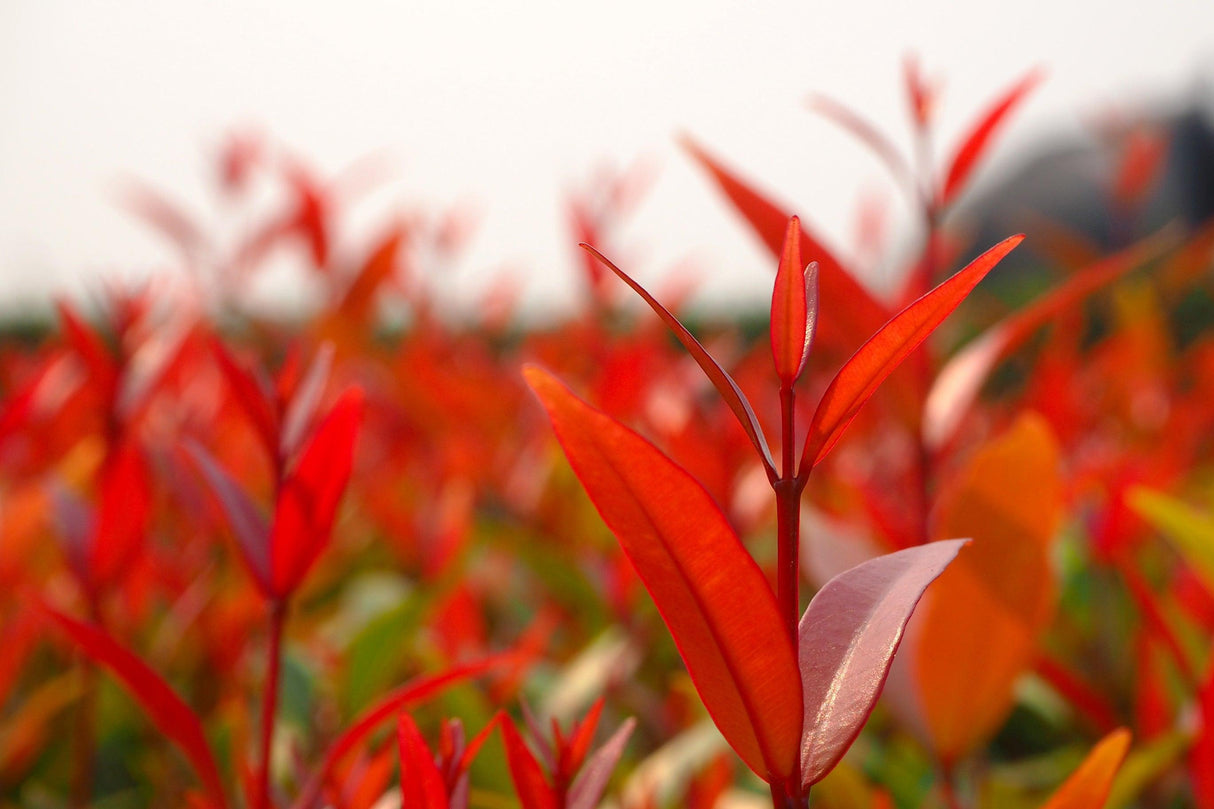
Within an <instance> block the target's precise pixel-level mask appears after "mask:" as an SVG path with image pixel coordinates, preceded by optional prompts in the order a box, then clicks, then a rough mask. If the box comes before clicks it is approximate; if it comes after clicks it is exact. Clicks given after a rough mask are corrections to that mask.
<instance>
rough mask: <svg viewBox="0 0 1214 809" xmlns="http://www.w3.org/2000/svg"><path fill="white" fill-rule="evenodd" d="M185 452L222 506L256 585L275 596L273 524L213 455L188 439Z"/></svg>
mask: <svg viewBox="0 0 1214 809" xmlns="http://www.w3.org/2000/svg"><path fill="white" fill-rule="evenodd" d="M186 452H188V453H189V455H190V457H191V458H192V459H193V460H194V463H195V464H196V465H197V466H198V470H199V471H200V472H201V473H202V476H203V478H204V479H205V480H206V482H207V485H208V486H209V487H210V489H211V491H212V492H213V493H214V495H215V498H216V499H217V500H218V501H219V505H220V506H221V507H222V509H223V513H224V516H225V517H226V518H227V522H228V527H229V528H230V529H231V530H232V535H233V536H234V537H235V538H236V544H237V545H238V546H239V547H240V551H241V556H242V557H243V558H244V561H245V564H246V565H248V567H249V572H250V573H252V574H253V579H254V580H255V581H256V582H257V586H258V587H259V588H261V591H262V593H263V594H264V595H266V596H267V597H271V596H272V595H273V590H272V589H271V587H270V526H269V524H268V523H267V522H266V519H265V517H263V516H262V514H261V511H260V510H259V509H258V508H257V506H256V504H254V503H253V501H252V500H251V499H250V498H249V496H248V495H247V494H246V493H245V491H244V489H243V488H241V486H240V484H239V483H237V482H236V481H235V480H233V479H232V476H231V475H229V474H228V471H227V470H226V469H224V468H223V465H222V464H220V463H219V461H217V460H215V458H214V456H212V455H211V453H209V452H207V450H206V449H205V448H204V447H203V446H202V445H201V444H199V443H198V442H196V441H188V442H186Z"/></svg>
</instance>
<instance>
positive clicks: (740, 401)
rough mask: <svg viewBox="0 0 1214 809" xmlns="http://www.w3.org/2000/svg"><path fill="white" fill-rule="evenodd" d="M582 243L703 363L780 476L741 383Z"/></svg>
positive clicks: (674, 320) (663, 309)
mask: <svg viewBox="0 0 1214 809" xmlns="http://www.w3.org/2000/svg"><path fill="white" fill-rule="evenodd" d="M581 246H582V248H583V249H585V250H586V251H587V252H589V253H590V254H591V255H592V256H594V257H595V258H597V259H598V260H599V261H600V262H602V264H603V265H604V266H606V267H607V268H608V269H610V270H611V271H612V272H614V273H615V274H616V275H618V276H619V277H620V279H621V280H622V281H623V282H624V283H625V284H628V286H630V287H632V289H633V290H634V291H635V292H636V293H637V294H638V295H640V296H641V298H642V299H643V300H644V301H645V303H647V304H649V308H650V309H652V310H653V311H654V313H656V314H657V316H658V317H660V318H661V319H662V322H663V323H665V324H666V326H667V327H668V328H669V329H670V330H671V331H672V332H673V333H674V336H675V337H677V338H678V340H679V342H680V343H682V344H683V347H684V348H685V349H687V353H689V354H691V358H692V359H694V360H695V361H696V364H697V365H699V366H700V370H702V371H703V372H704V375H705V376H707V377H708V381H710V382H712V385H713V387H714V388H716V389H717V393H719V394H721V398H722V399H724V400H725V404H727V405H729V409H730V410H732V411H733V414H734V416H736V417H737V419H738V423H739V424H741V425H742V429H743V431H745V433H746V437H747V438H749V439H750V443H751V444H752V445H753V446H754V448H755V450H756V451H757V452H758V453H759V458H760V460H762V461H763V468H764V469H765V470H766V471H767V475H768V477H770V478H772V479H775V478H776V477H777V476H778V473H777V472H776V463H775V461H774V460H773V459H772V457H771V448H770V447H768V446H767V438H766V437H765V436H764V435H763V428H762V427H761V426H760V425H759V418H758V416H756V415H755V412H754V409H753V408H751V406H750V402H749V401H748V400H747V399H746V394H744V393H742V389H741V388H739V387H738V383H737V382H735V381H734V380H733V377H732V376H730V375H729V372H728V371H726V370H725V369H724V368H722V367H721V366H720V365H719V364H718V363H717V361H716V360H715V359H713V357H712V355H711V354H709V353H708V350H707V349H705V348H704V346H702V345H700V341H699V340H697V339H696V338H695V337H694V336H693V335H692V334H691V332H689V331H688V330H687V328H686V327H685V326H684V325H683V324H682V323H680V322H679V319H678V318H677V317H675V316H674V315H672V314H671V313H670V312H669V311H668V310H667V309H666V307H665V306H663V305H662V304H661V303H659V302H658V300H657V299H656V298H654V297H653V296H652V295H650V294H649V292H648V291H646V289H645V288H644V287H642V286H641V285H640V284H638V283H637V282H636V281H634V280H632V277H631V276H629V275H628V274H627V273H626V272H624V271H623V270H621V269H620V268H619V267H617V266H615V264H613V263H612V262H611V261H610V260H609V259H607V258H606V257H605V256H603V254H602V253H600V252H599V251H598V250H595V249H594V248H593V247H591V246H590V245H588V244H583V245H581Z"/></svg>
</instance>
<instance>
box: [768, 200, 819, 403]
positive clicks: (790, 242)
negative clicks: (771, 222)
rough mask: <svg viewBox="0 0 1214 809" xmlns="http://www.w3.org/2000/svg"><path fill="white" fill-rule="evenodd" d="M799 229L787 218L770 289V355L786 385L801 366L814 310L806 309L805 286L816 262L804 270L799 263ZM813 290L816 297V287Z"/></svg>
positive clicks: (798, 223)
mask: <svg viewBox="0 0 1214 809" xmlns="http://www.w3.org/2000/svg"><path fill="white" fill-rule="evenodd" d="M800 232H801V220H800V219H798V218H797V217H795V216H794V217H792V218H791V219H789V220H788V231H787V232H786V233H785V235H784V250H783V252H782V253H781V255H780V266H779V267H778V268H777V269H776V283H775V285H774V286H773V288H772V292H771V326H770V331H771V357H772V361H773V362H774V363H775V366H776V375H777V376H779V377H780V381H781V382H782V383H784V385H786V386H788V387H791V386H792V384H793V383H794V382H796V381H797V378H798V377H799V376H801V371H802V369H804V368H805V360H806V359H807V358H808V357H809V344H810V342H811V341H812V340H813V338H814V332H813V327H814V325H815V323H816V321H817V311H812V312H811V311H810V309H809V306H808V299H809V295H808V291H807V289H806V285H807V282H808V281H809V280H810V279H811V278H812V280H813V281H814V282H815V284H816V282H817V265H812V269H810V270H809V272H808V273H807V272H806V268H805V266H804V265H803V264H802V263H801V242H800V239H799V238H798V236H799V235H800ZM814 291H815V296H816V292H817V290H816V289H815V290H814ZM814 303H815V304H816V303H817V301H816V300H815V301H814Z"/></svg>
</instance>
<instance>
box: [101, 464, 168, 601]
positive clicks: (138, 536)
mask: <svg viewBox="0 0 1214 809" xmlns="http://www.w3.org/2000/svg"><path fill="white" fill-rule="evenodd" d="M151 509H152V489H151V483H150V482H149V480H148V471H147V467H146V466H145V465H144V461H143V456H142V455H140V453H139V450H138V449H137V448H136V447H134V446H132V445H130V444H122V445H120V446H118V447H117V448H116V449H115V450H114V451H113V452H112V453H111V454H110V457H109V458H108V459H107V460H106V464H105V467H104V468H103V470H102V475H101V500H100V502H99V503H98V506H97V524H96V528H95V529H94V534H93V542H92V546H91V547H90V548H89V562H88V568H89V577H90V578H91V579H92V580H93V582H95V583H97V584H101V583H105V582H110V581H113V580H114V579H115V578H118V577H120V576H122V574H123V573H125V572H126V570H127V568H128V567H129V566H130V564H131V563H132V562H133V561H134V560H135V558H136V557H137V556H138V555H139V553H140V551H141V550H142V549H143V544H144V539H145V537H146V535H147V527H148V520H149V518H150V515H151Z"/></svg>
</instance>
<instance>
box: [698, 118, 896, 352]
mask: <svg viewBox="0 0 1214 809" xmlns="http://www.w3.org/2000/svg"><path fill="white" fill-rule="evenodd" d="M682 145H683V148H685V149H686V150H687V152H688V154H690V155H691V156H692V158H693V159H695V161H696V162H697V163H699V164H700V165H701V166H702V167H703V168H704V169H705V170H706V171H707V172H708V174H709V176H711V177H712V179H713V181H714V182H715V183H716V184H717V186H718V187H719V188H720V189H721V191H722V192H723V193H724V194H725V196H726V197H728V198H729V201H730V202H732V203H733V205H734V207H735V208H737V210H738V212H739V213H740V214H742V216H743V217H744V218H745V219H746V221H747V222H748V223H749V224H750V226H751V228H752V229H753V230H754V232H755V234H756V235H757V236H758V237H759V239H760V240H762V242H763V244H764V245H766V246H767V249H768V250H770V251H771V254H772V256H774V257H776V258H779V257H780V253H781V251H782V249H783V246H784V231H785V226H786V225H787V224H788V213H787V211H785V210H784V209H783V208H782V207H780V206H778V205H776V204H775V203H773V202H771V201H770V200H769V199H768V198H767V197H766V196H764V195H763V194H761V193H760V192H758V191H756V190H755V189H754V188H752V187H751V186H750V185H749V184H748V183H746V182H745V181H744V180H742V179H741V178H740V177H738V176H737V175H736V174H734V173H733V172H732V171H730V170H729V169H727V168H726V167H725V166H724V165H722V164H721V163H720V162H719V161H718V160H717V159H716V158H714V157H712V156H711V155H710V154H708V152H706V151H705V150H704V149H703V148H701V147H700V145H699V144H697V143H696V142H695V141H693V140H691V139H690V138H684V139H683V141H682ZM801 256H802V257H803V258H804V259H805V260H806V261H817V262H818V265H819V267H820V268H821V269H820V272H819V283H820V285H821V296H822V303H823V306H824V308H825V310H826V311H827V312H830V316H829V317H827V318H825V319H824V320H823V322H822V323H821V324H819V340H820V341H822V342H823V343H824V344H827V345H830V346H831V347H832V348H833V349H834V350H837V351H841V352H849V351H854V350H855V347H856V346H858V345H860V344H861V343H862V342H864V340H866V339H867V338H868V336H869V335H870V334H872V333H873V332H874V331H876V330H877V329H878V328H880V326H881V324H882V323H884V322H885V321H886V320H888V319H889V315H890V311H889V308H888V307H887V306H885V304H883V303H881V302H880V301H879V300H878V299H877V298H875V297H873V295H872V293H870V292H869V291H868V290H867V289H865V288H864V287H863V286H862V285H861V284H860V283H859V282H858V281H856V278H855V275H854V274H853V273H851V272H850V271H849V270H848V269H847V268H846V267H844V266H843V264H841V263H840V262H839V260H838V259H837V258H836V257H835V255H834V254H833V253H832V252H831V251H830V250H828V249H827V247H826V245H824V244H823V243H822V242H821V240H819V239H817V238H815V237H814V236H813V235H812V234H811V233H810V232H809V231H808V230H806V228H805V226H804V224H802V226H801Z"/></svg>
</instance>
